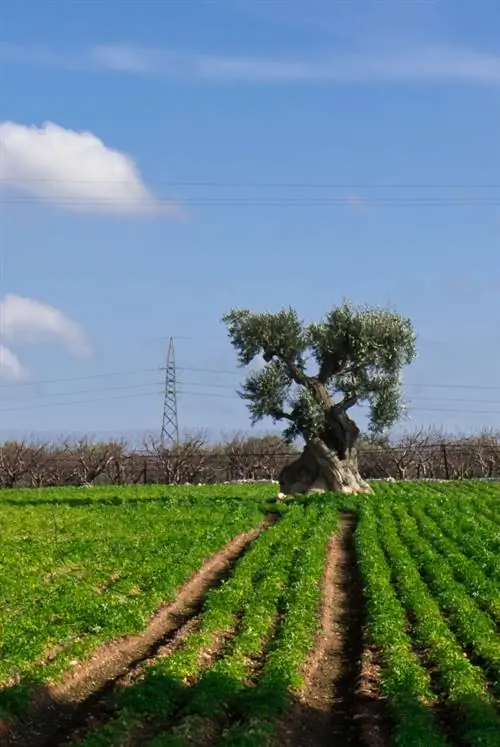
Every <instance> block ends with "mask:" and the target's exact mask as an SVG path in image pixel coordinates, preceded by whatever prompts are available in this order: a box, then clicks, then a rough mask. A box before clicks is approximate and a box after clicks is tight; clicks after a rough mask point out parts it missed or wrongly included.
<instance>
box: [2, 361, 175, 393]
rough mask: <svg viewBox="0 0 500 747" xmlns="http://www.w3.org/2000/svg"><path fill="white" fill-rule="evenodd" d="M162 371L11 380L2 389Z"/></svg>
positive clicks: (150, 371)
mask: <svg viewBox="0 0 500 747" xmlns="http://www.w3.org/2000/svg"><path fill="white" fill-rule="evenodd" d="M160 371H163V368H161V367H160V366H157V367H156V368H136V369H132V370H128V371H127V370H125V371H109V372H104V373H96V374H85V376H67V377H65V378H62V379H39V380H34V381H29V380H27V381H26V380H25V381H11V382H2V383H1V384H0V388H1V389H5V388H12V387H18V386H43V385H44V384H64V383H66V382H69V381H87V380H90V379H104V378H108V377H109V378H112V377H113V376H133V375H135V374H139V373H140V374H142V373H159V372H160Z"/></svg>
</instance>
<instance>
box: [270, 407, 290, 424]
mask: <svg viewBox="0 0 500 747" xmlns="http://www.w3.org/2000/svg"><path fill="white" fill-rule="evenodd" d="M271 416H272V417H273V418H274V419H275V420H289V421H290V423H295V418H294V417H293V415H292V413H291V412H285V411H284V410H273V412H272V413H271Z"/></svg>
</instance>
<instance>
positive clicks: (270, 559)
mask: <svg viewBox="0 0 500 747" xmlns="http://www.w3.org/2000/svg"><path fill="white" fill-rule="evenodd" d="M336 517H337V513H336V511H335V510H334V508H333V507H328V506H325V505H323V506H321V507H320V506H319V505H316V506H315V505H311V506H309V507H307V508H306V507H303V506H299V505H294V506H291V507H290V508H289V509H288V511H287V512H286V514H285V516H284V518H283V519H282V520H281V521H280V522H279V523H278V524H277V525H275V526H273V527H272V528H271V529H269V530H268V531H267V532H266V533H265V534H263V535H261V536H260V537H259V538H258V539H257V540H256V541H255V542H254V543H253V546H252V548H251V549H250V550H249V551H248V553H247V554H246V555H245V556H244V557H243V558H242V559H241V560H240V561H239V562H238V564H237V566H236V569H235V572H234V574H233V575H232V577H231V578H230V580H228V581H227V582H226V583H225V584H224V585H223V586H221V587H220V588H218V589H215V590H212V591H211V592H209V594H208V595H207V598H206V602H205V606H204V610H203V614H202V615H201V617H200V622H199V627H198V628H197V630H196V631H195V632H194V633H192V634H191V635H190V636H189V637H188V638H187V639H186V641H185V643H184V644H183V645H181V647H180V648H178V649H177V650H176V651H174V652H173V653H172V654H171V655H170V656H168V657H165V658H163V659H161V658H160V659H158V660H156V661H155V662H154V664H153V665H152V666H149V667H148V668H147V669H146V671H145V672H144V673H143V676H142V678H141V679H140V680H139V681H138V682H137V683H135V684H134V685H133V686H131V687H129V688H127V689H125V690H123V691H121V692H120V693H119V694H118V697H117V701H116V713H115V717H114V718H113V719H112V720H111V721H109V722H108V723H107V724H106V725H105V726H103V727H102V728H101V729H100V730H99V731H96V732H94V733H91V734H89V735H88V737H87V738H86V739H85V740H83V741H81V742H80V745H81V747H84V746H85V747H104V745H106V746H109V745H118V744H120V743H121V740H122V739H123V738H124V736H125V735H126V734H129V733H130V732H131V731H134V730H135V731H137V730H139V731H143V730H144V729H146V731H147V728H148V724H151V723H153V724H154V725H155V726H154V731H158V730H159V731H160V733H159V734H158V735H156V736H154V737H152V738H151V740H150V742H143V743H148V744H151V747H153V745H154V747H159V746H160V745H161V746H162V747H173V746H175V747H183V746H184V745H193V744H197V740H202V738H203V734H204V733H205V731H206V729H207V720H210V722H211V723H212V726H213V727H214V728H215V729H216V730H217V732H218V734H219V736H220V737H221V741H220V742H219V743H220V744H225V745H238V744H245V745H246V744H255V745H263V744H265V740H266V739H267V738H270V736H271V734H272V732H273V724H274V717H275V716H276V714H277V713H278V712H279V711H280V709H283V708H284V707H285V705H286V702H287V695H288V691H289V688H290V687H292V686H293V685H296V686H297V685H298V684H299V682H300V679H299V670H300V666H301V664H302V663H303V662H304V660H305V658H306V656H307V652H308V651H309V649H310V646H311V644H312V640H313V637H314V632H315V629H316V625H317V622H316V617H317V607H318V601H319V583H318V580H319V578H320V577H321V573H322V569H323V564H324V553H325V546H326V541H327V538H328V536H329V535H330V534H331V533H332V531H333V529H334V527H335V522H336ZM304 602H309V604H308V605H307V606H306V607H304ZM231 634H232V635H231ZM228 635H229V638H228V640H227V641H226V643H225V645H224V646H223V648H222V650H221V651H220V652H219V655H218V658H216V661H215V663H213V665H212V666H211V667H210V668H208V669H207V668H206V667H205V666H204V663H203V662H204V657H203V652H204V651H210V650H211V649H212V648H213V645H214V642H215V641H216V640H217V639H219V640H220V639H223V640H224V639H225V638H226V637H227V636H228ZM231 724H236V725H233V726H231ZM226 727H227V728H226ZM142 738H143V740H144V739H145V738H146V737H145V736H144V735H143V737H142ZM249 739H250V740H253V741H250V742H249Z"/></svg>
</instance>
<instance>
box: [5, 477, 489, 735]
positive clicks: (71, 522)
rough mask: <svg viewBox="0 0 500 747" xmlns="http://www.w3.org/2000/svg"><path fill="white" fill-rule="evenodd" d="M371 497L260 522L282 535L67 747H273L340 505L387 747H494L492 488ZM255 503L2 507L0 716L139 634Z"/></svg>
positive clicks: (123, 492)
mask: <svg viewBox="0 0 500 747" xmlns="http://www.w3.org/2000/svg"><path fill="white" fill-rule="evenodd" d="M374 488H375V493H374V495H373V496H370V497H369V498H367V497H366V496H350V497H346V496H340V495H337V496H328V495H324V496H315V497H311V496H303V497H301V498H300V499H298V500H295V499H293V500H290V501H286V502H285V503H283V504H280V505H279V507H278V506H275V507H273V510H274V509H275V510H278V508H279V513H280V519H279V521H277V523H275V524H273V525H272V526H270V527H269V528H268V529H266V530H265V531H264V532H263V533H262V534H260V535H259V537H258V538H257V539H256V540H254V541H253V542H252V543H251V544H250V546H249V547H248V549H247V550H246V551H245V553H244V554H243V555H242V556H241V557H240V558H239V560H238V561H237V562H236V564H235V565H234V567H233V568H232V569H231V571H230V572H229V573H228V575H227V577H226V578H225V580H224V581H223V582H222V583H220V585H218V586H216V587H214V588H212V589H211V590H210V591H208V593H207V594H206V596H205V597H204V599H203V606H202V607H201V610H200V612H199V614H198V615H197V618H196V620H195V621H193V623H194V624H193V625H192V627H190V629H189V631H185V634H186V636H185V637H181V638H180V639H178V640H177V644H176V645H174V646H173V650H171V651H170V652H168V653H167V652H166V651H165V650H164V649H161V650H160V652H159V654H158V656H155V657H154V658H152V659H150V660H146V661H145V662H143V663H142V664H140V665H139V666H138V667H133V668H132V670H131V679H130V681H129V682H128V685H129V686H128V687H123V688H122V687H118V688H117V689H116V691H115V692H114V693H113V698H112V702H111V701H110V704H109V705H110V710H109V711H108V710H106V709H102V711H99V716H100V718H102V719H104V720H105V721H104V723H103V722H102V721H100V720H99V719H97V720H96V722H95V723H94V727H95V730H93V731H92V730H91V731H90V732H89V733H87V734H86V735H85V736H83V737H82V736H80V741H78V742H75V744H76V743H78V744H80V745H81V747H113V746H114V747H118V746H119V745H123V744H132V743H134V744H140V743H141V744H142V743H144V744H149V745H151V747H153V746H154V747H174V746H175V747H187V745H192V744H202V743H205V742H207V741H210V740H212V741H211V743H212V742H213V743H214V744H215V743H217V744H220V745H224V746H225V747H244V746H247V747H265V746H266V745H271V744H274V743H275V742H273V739H274V740H275V737H276V734H275V727H276V724H277V722H278V721H279V720H280V719H281V718H282V716H283V714H284V712H285V711H286V708H287V706H288V704H289V702H290V700H291V699H292V698H296V697H297V692H298V691H300V688H301V686H302V685H303V680H302V677H301V672H302V671H303V665H304V662H305V661H306V658H307V655H308V654H309V652H310V650H311V646H312V645H313V641H314V639H315V637H316V634H317V630H318V610H319V605H320V594H321V584H320V581H321V577H322V574H323V571H324V561H325V551H326V546H327V541H328V539H329V537H330V536H331V535H332V533H333V532H334V531H335V529H336V527H337V524H338V511H339V509H340V508H344V509H349V510H351V511H355V512H356V513H357V517H358V524H357V527H356V532H355V541H356V542H355V545H356V559H357V563H358V567H359V570H360V575H361V579H362V584H363V589H364V595H365V621H364V622H365V623H366V625H365V628H366V631H367V640H366V643H368V644H369V645H370V646H372V647H373V648H372V650H374V651H376V653H377V657H378V659H377V660H378V662H379V665H380V673H379V679H378V685H379V687H380V691H381V695H382V698H381V702H383V703H385V704H386V705H387V707H388V715H389V716H390V718H391V721H392V727H391V729H390V735H389V736H390V739H389V738H388V743H390V744H393V745H395V746H396V745H397V747H420V745H429V747H445V745H454V744H457V745H458V744H460V745H468V747H497V745H498V734H499V733H500V715H499V712H498V704H499V695H500V686H499V675H500V646H499V643H498V614H499V604H500V599H499V588H500V585H499V583H500V519H499V518H498V501H499V500H500V485H498V484H486V483H478V482H476V483H473V482H467V481H463V482H460V483H446V484H445V483H429V482H423V483H418V482H415V483H396V484H387V483H377V484H375V485H374ZM269 493H270V486H259V487H255V486H237V487H233V486H220V485H219V486H210V487H202V488H192V487H184V486H183V487H164V486H151V487H145V488H142V487H141V488H139V489H138V488H135V487H134V488H132V487H131V488H94V489H86V490H82V489H77V488H72V489H56V490H53V489H48V490H41V491H29V490H23V491H10V490H9V491H5V492H0V531H1V532H2V546H1V547H0V566H1V567H0V597H1V598H2V602H3V606H2V610H1V611H0V625H1V626H2V629H1V631H0V640H1V643H2V647H3V648H2V656H1V657H0V667H1V669H0V671H1V680H0V708H1V709H2V714H1V715H2V717H4V716H7V717H11V718H12V717H16V716H17V717H20V718H24V717H25V715H26V709H27V707H28V705H29V702H30V700H29V697H30V690H29V684H30V683H32V682H33V681H40V682H46V681H47V680H49V679H57V678H58V676H60V675H61V674H62V673H63V671H65V670H67V669H68V667H69V666H70V664H69V662H70V661H71V660H72V659H73V658H82V657H83V656H85V655H88V654H89V653H90V650H91V649H93V648H94V647H96V646H97V645H98V644H99V643H101V642H103V641H107V640H110V639H111V638H114V637H119V636H122V635H123V634H124V633H125V634H126V633H131V632H137V631H139V630H140V628H141V627H142V626H143V625H144V621H145V620H146V619H147V617H148V616H149V615H150V614H151V613H152V612H153V611H155V610H156V609H157V608H158V607H159V606H160V605H161V604H162V603H164V602H165V601H167V600H170V599H172V598H173V597H174V596H175V590H176V589H177V588H178V587H179V586H180V585H181V584H182V583H183V582H184V581H185V580H186V578H187V577H188V576H190V575H191V574H192V572H193V571H194V570H195V569H196V568H198V567H199V566H200V565H201V563H202V562H203V560H204V559H205V558H206V557H207V556H208V555H210V554H212V553H213V552H215V551H216V550H218V549H219V548H220V547H221V546H223V545H224V544H226V543H227V541H228V540H229V538H230V537H232V536H234V534H236V533H238V532H240V531H244V530H246V529H249V528H250V527H252V526H255V525H256V524H257V523H259V521H260V520H261V519H262V512H263V511H265V507H266V500H267V499H268V497H269ZM267 507H269V506H267ZM339 633H340V635H341V636H342V630H340V631H339ZM345 633H346V635H348V633H347V631H345ZM16 636H17V637H19V642H18V643H16ZM346 645H349V644H348V643H347V638H346ZM57 646H60V647H61V648H60V649H59V653H57V654H56V658H55V659H54V660H53V661H52V662H48V663H45V664H41V663H39V659H40V658H43V654H44V653H45V652H46V651H47V650H49V649H50V648H53V647H57ZM41 654H42V657H41V656H40V655H41ZM375 672H376V670H375V669H373V670H372V673H373V674H375ZM12 680H14V681H17V680H20V682H19V684H18V685H15V686H13V687H12V686H10V684H8V683H9V682H10V681H12ZM2 686H3V689H2ZM345 702H346V703H347V702H350V701H349V700H348V699H347V698H346V701H345ZM354 715H355V714H354V713H353V717H354ZM383 723H384V724H385V723H386V721H385V720H384V721H383Z"/></svg>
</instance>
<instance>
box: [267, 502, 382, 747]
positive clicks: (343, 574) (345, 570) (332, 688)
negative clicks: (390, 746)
mask: <svg viewBox="0 0 500 747" xmlns="http://www.w3.org/2000/svg"><path fill="white" fill-rule="evenodd" d="M354 526H355V516H354V515H353V514H352V513H350V512H343V513H342V514H341V517H340V522H339V528H338V530H337V532H336V533H335V535H334V536H333V537H332V538H331V539H330V541H329V544H328V550H327V558H326V564H325V573H324V577H323V582H322V602H321V610H320V621H321V627H320V632H319V634H318V637H317V640H316V643H315V646H314V648H313V650H312V651H311V654H310V656H309V658H308V661H307V662H306V665H305V667H304V670H303V675H304V679H305V686H304V688H303V690H302V692H301V693H300V694H299V697H298V698H297V699H296V700H295V701H294V702H293V703H292V704H291V707H290V711H289V714H288V715H287V717H286V718H285V719H284V720H283V721H282V723H281V724H280V726H279V730H278V739H277V742H276V744H279V745H280V747H281V746H282V747H299V746H300V747H325V746H326V745H331V744H335V745H339V747H361V745H363V744H366V742H364V740H363V736H366V735H368V734H369V735H370V738H371V739H372V741H371V742H369V743H370V744H373V745H377V747H378V745H380V744H383V742H381V741H374V740H375V739H377V740H379V735H380V729H379V727H378V723H377V722H378V720H379V715H378V712H377V713H376V712H375V707H374V706H373V703H371V704H370V705H369V704H368V699H367V697H366V696H367V693H366V690H367V689H369V690H370V691H371V694H372V698H371V700H374V698H373V690H374V685H373V682H371V683H370V684H369V669H370V662H369V659H367V656H368V654H367V653H366V652H365V653H364V652H363V641H364V637H363V624H364V619H363V618H364V615H363V594H362V587H361V582H360V579H359V576H358V572H357V566H356V555H355V547H354ZM374 674H376V670H375V669H374V668H373V667H372V668H371V676H372V677H373V675H374Z"/></svg>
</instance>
